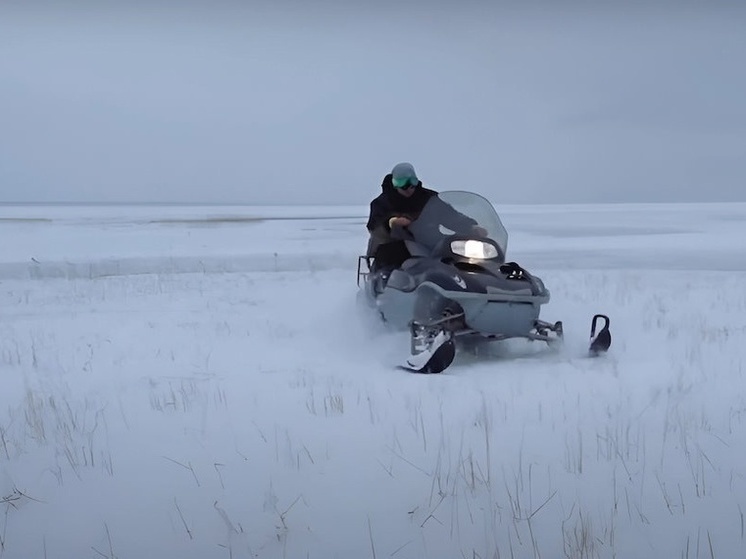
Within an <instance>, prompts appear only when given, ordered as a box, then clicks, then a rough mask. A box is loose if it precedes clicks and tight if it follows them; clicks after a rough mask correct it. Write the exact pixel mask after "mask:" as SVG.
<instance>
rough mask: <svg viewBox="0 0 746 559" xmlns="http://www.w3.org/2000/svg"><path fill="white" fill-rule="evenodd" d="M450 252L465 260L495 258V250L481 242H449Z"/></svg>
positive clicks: (492, 246) (493, 247)
mask: <svg viewBox="0 0 746 559" xmlns="http://www.w3.org/2000/svg"><path fill="white" fill-rule="evenodd" d="M451 250H452V251H453V253H454V254H458V255H459V256H465V257H466V258H481V259H488V258H497V249H496V248H495V246H494V245H491V244H490V243H485V242H482V241H475V240H468V241H451Z"/></svg>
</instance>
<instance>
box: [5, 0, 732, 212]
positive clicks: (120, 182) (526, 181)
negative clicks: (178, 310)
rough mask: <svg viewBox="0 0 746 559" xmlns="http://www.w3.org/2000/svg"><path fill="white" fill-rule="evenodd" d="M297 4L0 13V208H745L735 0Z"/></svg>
mask: <svg viewBox="0 0 746 559" xmlns="http://www.w3.org/2000/svg"><path fill="white" fill-rule="evenodd" d="M307 4H309V5H311V4H312V5H313V9H310V8H309V7H308V6H307V5H306V3H304V2H297V3H290V2H287V1H286V0H277V1H275V2H272V1H269V0H267V1H266V2H257V1H246V2H232V3H228V2H225V1H222V0H214V1H209V0H204V1H203V2H202V3H199V2H192V3H189V2H188V1H181V2H177V1H174V2H172V3H161V4H157V3H156V2H153V1H150V2H146V1H144V0H143V1H138V0H122V1H119V2H116V1H96V2H77V3H69V2H67V3H66V2H63V1H62V0H57V1H49V2H44V1H41V0H25V1H21V0H0V202H41V201H55V202H60V201H66V202H81V201H84V202H107V201H115V202H189V203H192V202H194V203H201V202H211V203H295V204H304V203H323V204H330V203H340V204H357V203H363V204H365V203H367V202H368V201H369V199H370V198H371V197H372V196H374V195H375V194H376V193H377V192H378V190H379V188H378V186H379V184H380V180H381V178H382V176H383V175H384V174H385V173H386V172H387V171H389V170H390V168H391V167H392V166H393V165H394V164H395V163H396V162H398V161H402V160H407V161H411V162H412V163H413V164H414V165H415V167H416V168H417V170H418V172H419V174H420V177H421V178H422V179H423V181H424V182H425V183H426V184H427V185H429V186H431V187H433V188H436V189H438V190H445V189H455V188H459V189H461V188H465V189H473V190H477V191H479V192H482V193H484V194H485V195H487V196H488V197H490V199H492V200H493V201H496V202H505V203H533V202H552V203H554V202H603V201H709V200H712V201H727V200H746V184H745V183H746V62H745V61H746V7H738V5H739V2H733V3H732V4H726V3H713V2H686V1H681V2H669V3H659V4H658V8H656V9H650V8H646V9H645V10H641V9H632V8H631V6H632V5H633V4H632V3H631V2H621V1H620V2H616V3H614V2H578V3H569V2H567V3H562V4H561V5H562V6H563V7H562V8H561V9H560V8H557V7H551V8H549V7H547V6H554V5H555V4H534V7H533V8H530V9H529V8H526V7H522V8H521V9H516V8H509V7H508V6H511V5H524V6H525V4H526V2H503V3H500V2H481V3H480V2H471V3H468V2H456V1H453V2H447V3H446V2H441V3H435V2H423V1H420V2H409V3H407V2H398V3H397V2H390V3H388V4H387V3H386V2H373V1H371V2H369V3H367V4H364V3H360V2H358V3H354V2H348V3H343V2H340V3H331V2H330V3H327V4H324V3H321V2H308V3H307ZM556 4H560V3H559V2H557V3H556ZM740 4H743V2H740ZM599 6H603V7H599ZM622 8H623V9H622Z"/></svg>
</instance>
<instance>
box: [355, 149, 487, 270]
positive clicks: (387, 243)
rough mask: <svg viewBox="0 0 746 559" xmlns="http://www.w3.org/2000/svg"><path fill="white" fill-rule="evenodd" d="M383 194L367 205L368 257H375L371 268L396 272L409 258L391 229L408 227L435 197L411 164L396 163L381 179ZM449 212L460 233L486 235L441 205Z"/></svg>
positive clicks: (468, 218) (454, 211)
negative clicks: (463, 231) (423, 184)
mask: <svg viewBox="0 0 746 559" xmlns="http://www.w3.org/2000/svg"><path fill="white" fill-rule="evenodd" d="M381 189H382V192H381V194H379V195H378V196H377V197H376V198H375V199H374V200H373V201H372V202H371V203H370V215H369V217H368V225H367V227H368V231H369V232H370V239H369V240H368V250H367V252H366V255H367V256H372V257H374V268H375V269H376V270H378V269H381V268H387V269H393V268H398V267H399V266H401V264H402V263H403V262H404V261H405V260H406V259H407V258H409V256H410V254H409V251H408V250H407V248H406V245H405V243H404V241H402V240H398V239H395V238H393V237H392V228H393V227H396V226H399V227H407V226H408V225H410V224H411V223H412V222H413V221H414V220H415V219H417V217H418V216H419V215H420V213H421V212H422V209H423V208H424V207H425V205H426V204H427V203H428V201H429V200H430V199H431V198H433V197H437V196H438V193H437V192H435V191H434V190H430V189H429V188H425V187H424V186H422V181H421V180H419V179H418V178H417V173H416V172H415V170H414V167H413V166H412V164H411V163H406V162H403V163H397V164H396V165H394V168H393V169H392V170H391V172H390V173H389V174H387V175H386V176H385V177H383V182H382V183H381ZM443 204H444V205H445V206H447V207H448V208H450V210H452V214H451V216H452V221H454V222H456V223H457V225H458V228H460V229H469V228H470V229H472V230H473V231H474V232H475V233H476V234H478V235H486V233H487V232H486V231H485V230H484V229H483V228H482V227H479V226H478V225H477V222H476V221H474V220H473V219H472V218H470V217H467V216H465V215H463V214H461V213H459V212H457V211H456V210H454V209H453V208H451V206H448V205H447V204H445V203H443Z"/></svg>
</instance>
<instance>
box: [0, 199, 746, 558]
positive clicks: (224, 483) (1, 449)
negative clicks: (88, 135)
mask: <svg viewBox="0 0 746 559" xmlns="http://www.w3.org/2000/svg"><path fill="white" fill-rule="evenodd" d="M350 216H351V214H349V213H347V212H346V211H342V210H340V209H339V208H331V209H327V208H319V207H315V208H309V207H308V206H302V207H300V206H299V207H285V208H279V209H278V208H264V207H252V208H231V207H225V208H219V209H216V208H213V207H209V208H204V207H199V208H197V207H188V208H184V207H179V208H174V207H161V206H150V207H136V208H132V207H127V206H117V207H105V208H102V207H100V206H92V207H85V208H80V207H70V206H65V207H53V208H49V207H33V208H26V207H18V206H7V207H0V238H2V239H9V238H10V239H14V242H13V243H5V244H6V245H12V246H9V247H6V246H3V250H0V552H2V559H28V558H37V557H38V558H40V557H65V558H67V557H75V558H78V557H91V558H94V557H96V558H98V557H107V558H110V559H113V558H114V557H120V558H133V557H134V558H139V557H143V558H149V557H159V558H160V557H164V558H171V557H178V558H180V559H181V558H183V559H204V558H205V557H210V558H212V557H217V558H225V559H229V558H234V559H276V558H278V557H287V558H307V559H348V558H376V557H377V558H393V559H421V558H423V557H427V558H432V559H453V558H458V557H468V558H475V557H481V558H494V557H502V558H505V557H512V558H515V559H535V558H537V557H543V558H555V557H572V558H580V557H587V558H591V557H592V558H599V559H609V558H613V557H624V558H650V557H661V558H663V557H665V558H673V557H676V558H679V557H689V558H692V559H693V558H695V557H700V558H704V557H707V558H712V557H714V558H735V557H744V556H746V537H745V536H744V511H745V510H746V393H744V391H743V390H742V389H739V388H740V387H743V386H744V383H745V382H746V367H745V366H744V363H746V344H744V336H745V335H746V328H745V326H744V321H743V316H744V313H745V312H746V290H744V288H743V286H744V279H745V278H746V251H745V249H744V246H743V238H744V234H745V233H746V204H743V203H741V204H733V203H720V204H707V205H704V204H701V205H686V204H648V205H639V204H634V205H625V204H595V205H586V204H583V205H562V206H560V205H556V206H514V207H512V208H509V209H507V210H506V211H504V212H502V215H501V217H502V219H503V221H504V223H505V224H506V226H507V228H508V231H509V233H510V236H511V237H510V243H509V248H508V255H509V258H510V259H511V260H515V261H517V262H518V263H520V264H521V266H524V267H525V268H526V269H528V270H529V271H530V272H531V273H532V274H535V275H537V276H539V277H540V278H541V279H542V280H543V282H544V283H545V285H546V286H547V288H548V289H549V290H550V292H551V300H550V301H549V303H548V304H546V305H543V306H542V308H541V317H542V318H543V319H544V320H547V321H551V322H553V321H555V320H562V321H563V324H564V332H565V341H564V345H563V346H562V347H557V348H555V349H553V350H551V351H550V350H548V349H547V347H546V345H545V344H543V343H533V344H532V343H529V342H524V341H523V340H511V341H508V342H504V343H502V342H501V343H493V344H492V345H489V346H488V347H486V348H484V347H483V348H482V349H481V351H479V352H475V351H470V350H469V349H468V348H465V347H463V346H461V345H459V349H458V353H457V356H456V360H455V361H454V363H453V364H452V365H451V366H450V367H449V368H448V369H446V371H444V372H443V373H442V374H440V375H417V374H409V373H405V372H403V371H401V370H398V369H397V368H396V365H397V364H400V363H402V362H403V361H404V359H405V358H407V357H409V351H410V339H409V332H408V331H406V330H401V331H396V330H389V329H387V328H385V326H384V324H383V323H381V322H380V321H379V318H378V315H377V314H376V312H375V310H374V309H371V308H369V307H364V306H362V305H361V306H358V305H356V296H357V294H358V288H357V286H356V284H355V265H356V262H357V255H358V254H359V253H360V251H361V249H363V248H364V246H365V240H366V236H367V234H366V232H365V230H364V228H363V222H364V219H363V218H362V217H360V216H359V215H358V216H357V217H354V218H352V217H350ZM240 217H243V218H244V219H239V218H240ZM293 217H295V218H296V219H292V218H293ZM693 255H695V258H694V260H695V261H696V262H697V264H698V265H697V266H694V267H692V266H691V262H692V261H693ZM684 269H686V273H680V272H681V271H682V270H684ZM299 309H301V311H302V312H299ZM598 312H603V313H606V314H608V315H609V317H610V319H611V331H612V336H613V343H612V346H611V349H610V352H609V353H608V354H606V355H605V356H603V357H599V358H597V359H591V358H588V357H587V356H586V351H587V347H588V336H589V330H590V322H591V317H592V316H593V314H594V313H598Z"/></svg>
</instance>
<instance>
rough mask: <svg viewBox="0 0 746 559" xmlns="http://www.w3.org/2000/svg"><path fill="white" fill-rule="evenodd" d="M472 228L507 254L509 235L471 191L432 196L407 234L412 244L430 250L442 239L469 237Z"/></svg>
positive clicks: (482, 198) (490, 205) (456, 191)
mask: <svg viewBox="0 0 746 559" xmlns="http://www.w3.org/2000/svg"><path fill="white" fill-rule="evenodd" d="M475 226H479V227H481V228H482V229H484V230H485V231H486V232H487V235H486V236H487V237H489V238H490V239H492V240H493V241H495V243H497V245H498V246H499V247H500V249H501V250H502V252H503V254H507V250H508V232H507V230H506V229H505V227H504V226H503V224H502V222H501V221H500V217H499V216H498V215H497V212H496V211H495V208H494V207H493V206H492V204H491V203H490V202H489V201H488V200H487V199H486V198H484V197H482V196H480V195H479V194H474V193H473V192H466V191H462V190H452V191H446V192H441V193H440V194H438V195H437V196H433V197H432V198H430V200H428V202H427V204H425V207H424V208H423V210H422V212H421V213H420V216H419V217H418V219H417V220H416V221H414V222H413V223H412V225H410V226H409V231H410V233H411V234H412V236H413V237H414V240H415V242H417V243H418V244H421V245H424V246H426V247H427V248H429V249H433V248H434V247H435V246H436V245H437V244H438V243H439V242H440V241H441V240H442V239H443V237H445V236H450V235H470V234H472V233H474V231H475V229H474V228H475ZM476 236H481V235H476Z"/></svg>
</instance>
